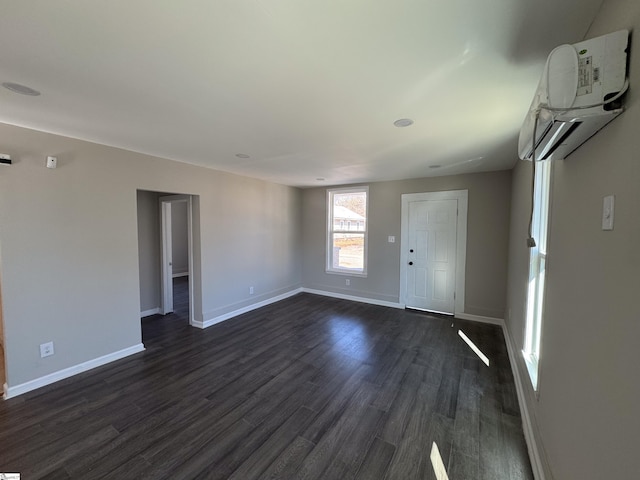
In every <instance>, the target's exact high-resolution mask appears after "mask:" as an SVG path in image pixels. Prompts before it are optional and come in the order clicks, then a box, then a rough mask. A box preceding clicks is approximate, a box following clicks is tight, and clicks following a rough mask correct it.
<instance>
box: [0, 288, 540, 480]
mask: <svg viewBox="0 0 640 480" xmlns="http://www.w3.org/2000/svg"><path fill="white" fill-rule="evenodd" d="M176 280H178V279H176ZM187 287H188V278H186V279H180V280H179V281H177V282H175V284H174V288H175V291H174V294H175V298H176V301H175V302H174V305H175V308H176V311H175V312H174V313H173V314H170V315H166V316H160V315H154V316H151V317H148V318H145V319H143V320H142V322H141V324H142V336H143V341H144V343H145V347H146V350H145V351H144V352H141V353H139V354H136V355H133V356H131V357H127V358H125V359H122V360H119V361H117V362H114V363H112V364H109V365H105V366H102V367H99V368H96V369H94V370H91V371H88V372H85V373H82V374H80V375H77V376H75V377H70V378H67V379H65V380H63V381H61V382H58V383H56V384H53V385H49V386H47V387H44V388H41V389H39V390H36V391H33V392H29V393H27V394H25V395H23V396H21V397H18V398H14V399H11V400H9V401H5V402H2V403H0V471H16V472H20V473H22V474H23V478H29V479H32V478H33V479H40V478H60V479H82V480H97V479H102V478H149V479H154V480H155V479H164V478H166V479H169V478H170V479H174V478H189V479H195V478H207V479H216V478H229V477H231V478H238V479H240V478H242V479H254V478H273V479H276V478H279V479H287V480H289V479H295V478H300V479H303V478H304V479H318V478H323V479H328V480H332V479H340V480H343V479H351V478H357V479H371V480H377V479H382V478H389V479H399V478H402V479H403V480H404V479H410V478H421V479H432V478H436V477H435V471H434V467H433V464H432V462H431V458H430V452H431V450H432V448H433V446H434V445H435V446H437V449H438V452H439V455H440V456H441V459H440V461H441V462H442V465H443V468H444V469H446V470H447V472H448V474H449V478H450V479H451V480H460V479H465V478H474V480H475V479H491V480H532V479H533V475H532V472H531V466H530V464H529V460H528V458H527V448H526V444H525V441H524V435H523V433H522V419H521V418H520V411H519V406H518V403H517V395H516V392H515V384H514V381H513V376H512V374H511V367H510V365H509V359H508V354H507V350H506V345H505V343H504V338H503V336H502V332H501V330H500V328H499V327H496V326H493V325H484V324H476V323H473V322H469V321H465V320H457V319H451V318H446V317H441V316H432V315H429V314H426V313H424V312H412V311H405V310H400V309H394V308H388V307H379V306H376V305H367V304H363V303H357V302H349V301H346V300H338V299H335V298H327V297H320V296H316V295H311V294H307V293H303V294H299V295H296V296H293V297H290V298H288V299H286V300H283V301H281V302H277V303H274V304H271V305H268V306H265V307H263V308H260V309H256V310H253V311H251V312H247V313H245V314H242V315H239V316H238V317H236V318H234V319H230V320H228V321H225V322H222V323H220V324H217V325H214V326H212V327H210V328H208V329H206V330H200V329H195V328H192V327H190V326H189V324H188V318H187V316H188V303H187V302H188V295H187V294H186V293H185V292H186V290H185V289H186V288H187ZM458 330H462V331H464V332H465V334H466V335H468V336H469V338H470V339H472V340H473V342H474V343H475V344H476V345H477V346H478V348H480V349H481V350H482V351H483V353H485V354H486V355H487V357H489V358H490V366H486V365H485V364H484V363H482V362H481V361H480V360H479V359H478V357H477V356H476V354H475V353H474V352H473V351H472V350H471V349H470V348H469V347H468V346H467V344H465V343H464V342H463V341H462V339H461V338H460V337H459V336H458Z"/></svg>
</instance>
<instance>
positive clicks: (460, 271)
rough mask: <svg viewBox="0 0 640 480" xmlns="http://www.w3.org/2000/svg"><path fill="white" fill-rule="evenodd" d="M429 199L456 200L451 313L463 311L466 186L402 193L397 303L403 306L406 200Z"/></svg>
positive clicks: (404, 303)
mask: <svg viewBox="0 0 640 480" xmlns="http://www.w3.org/2000/svg"><path fill="white" fill-rule="evenodd" d="M430 200H457V201H458V220H457V223H456V286H455V302H454V306H453V314H454V315H455V314H456V313H463V312H464V286H465V271H466V260H467V214H468V209H469V190H449V191H445V192H425V193H405V194H402V211H401V234H400V303H401V304H402V305H404V306H405V307H406V304H407V302H406V298H407V262H408V258H409V257H408V249H409V246H408V241H409V203H411V202H422V201H430Z"/></svg>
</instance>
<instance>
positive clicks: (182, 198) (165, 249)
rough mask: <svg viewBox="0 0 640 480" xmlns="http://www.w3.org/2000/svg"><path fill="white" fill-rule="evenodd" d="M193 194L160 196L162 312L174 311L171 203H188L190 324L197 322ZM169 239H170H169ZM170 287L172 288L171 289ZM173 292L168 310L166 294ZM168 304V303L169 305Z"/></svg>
mask: <svg viewBox="0 0 640 480" xmlns="http://www.w3.org/2000/svg"><path fill="white" fill-rule="evenodd" d="M192 198H193V197H192V196H191V195H167V196H163V197H159V199H158V201H159V203H160V224H161V225H160V242H161V247H162V248H161V250H162V251H161V255H162V278H161V282H160V312H161V313H163V314H166V313H169V312H170V311H173V275H169V273H170V272H171V269H168V268H167V266H166V261H167V256H169V257H170V256H171V253H170V252H171V204H172V203H178V202H186V203H187V249H188V256H189V325H193V324H194V322H195V317H194V312H195V310H194V293H193V292H194V283H195V279H194V269H193V201H192ZM167 240H168V241H167ZM169 289H170V290H169ZM169 294H171V309H170V310H168V311H167V309H166V308H165V305H167V300H166V298H167V297H166V295H169ZM167 306H168V305H167Z"/></svg>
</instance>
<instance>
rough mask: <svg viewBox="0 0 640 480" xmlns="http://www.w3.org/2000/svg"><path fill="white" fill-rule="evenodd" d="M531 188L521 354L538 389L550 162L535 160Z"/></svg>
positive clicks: (534, 385) (535, 387) (532, 381)
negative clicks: (530, 240) (530, 236)
mask: <svg viewBox="0 0 640 480" xmlns="http://www.w3.org/2000/svg"><path fill="white" fill-rule="evenodd" d="M535 170H536V173H535V179H534V191H533V223H532V229H531V230H532V233H533V238H534V239H535V241H536V246H535V247H533V248H531V250H530V254H529V255H530V257H529V287H528V291H527V312H526V327H525V338H524V350H523V352H522V353H523V354H524V358H525V361H526V364H527V369H528V370H529V376H530V377H531V383H532V384H533V388H534V390H537V389H538V360H539V357H540V334H541V331H542V310H543V306H544V277H545V271H546V263H547V226H548V223H549V193H550V183H551V164H550V162H549V161H548V160H547V161H543V162H536V165H535Z"/></svg>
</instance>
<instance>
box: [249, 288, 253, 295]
mask: <svg viewBox="0 0 640 480" xmlns="http://www.w3.org/2000/svg"><path fill="white" fill-rule="evenodd" d="M249 295H253V287H249Z"/></svg>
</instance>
